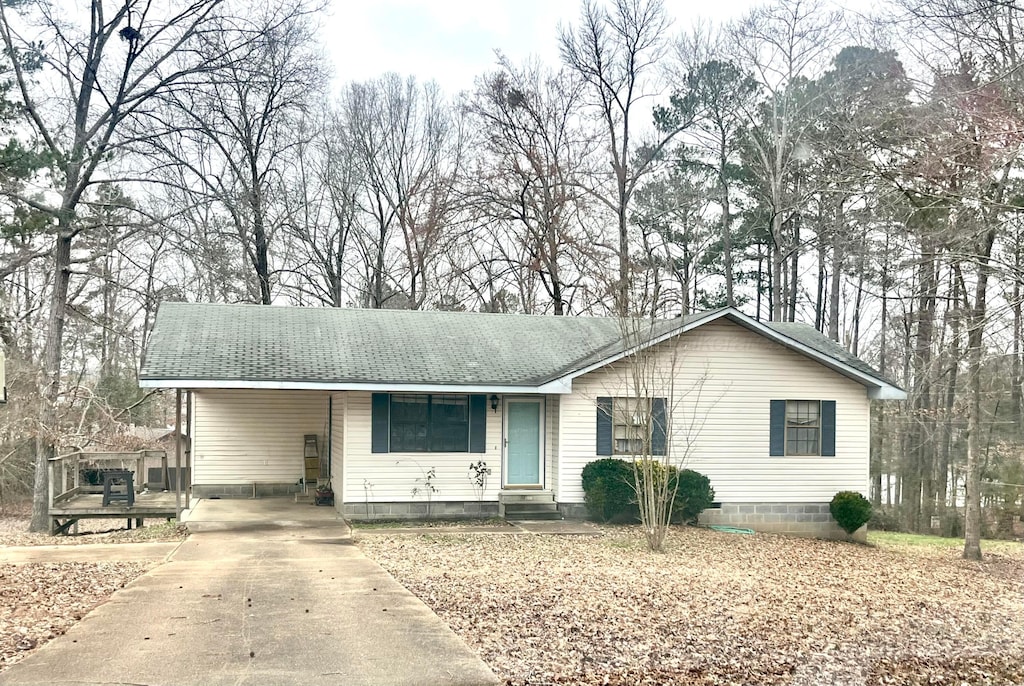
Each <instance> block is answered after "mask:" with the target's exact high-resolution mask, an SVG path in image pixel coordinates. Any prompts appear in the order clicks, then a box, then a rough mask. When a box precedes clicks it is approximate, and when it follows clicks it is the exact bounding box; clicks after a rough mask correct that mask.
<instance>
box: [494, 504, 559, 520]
mask: <svg viewBox="0 0 1024 686" xmlns="http://www.w3.org/2000/svg"><path fill="white" fill-rule="evenodd" d="M504 508H505V519H561V518H562V513H561V512H559V511H558V505H556V504H555V503H554V502H553V501H552V502H517V503H505V504H504Z"/></svg>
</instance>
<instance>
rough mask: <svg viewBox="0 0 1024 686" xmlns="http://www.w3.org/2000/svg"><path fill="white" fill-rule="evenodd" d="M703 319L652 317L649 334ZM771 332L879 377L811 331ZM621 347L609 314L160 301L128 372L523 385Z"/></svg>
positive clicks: (166, 377) (187, 377)
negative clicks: (138, 362)
mask: <svg viewBox="0 0 1024 686" xmlns="http://www.w3.org/2000/svg"><path fill="white" fill-rule="evenodd" d="M717 312H718V311H716V313H717ZM709 314H715V313H704V314H700V315H694V316H693V317H688V318H686V319H673V320H664V321H660V322H657V323H656V324H655V331H654V336H653V337H657V336H658V335H660V334H666V333H670V332H671V331H672V330H674V329H677V328H680V327H681V326H683V325H684V324H688V323H692V322H695V321H697V320H700V319H704V318H708V315H709ZM740 316H742V315H740ZM711 318H713V317H711ZM772 328H773V329H777V330H778V331H779V332H780V333H782V334H784V335H785V336H788V337H791V338H793V339H795V340H798V341H799V342H801V343H803V344H804V345H807V346H810V347H812V348H814V349H815V350H818V351H820V352H823V353H825V354H826V355H829V356H830V357H832V358H833V359H835V360H837V361H840V362H842V363H843V364H846V365H849V366H850V367H854V368H855V369H857V370H859V371H862V372H865V373H867V374H869V375H871V376H874V377H876V378H878V379H879V380H880V381H883V382H886V381H885V380H884V379H883V378H882V377H881V376H880V375H878V373H877V372H875V371H874V370H872V369H871V367H870V366H868V365H867V364H865V363H864V362H862V361H861V360H858V359H857V358H855V357H853V356H852V355H850V354H849V353H847V352H846V351H845V350H843V349H842V348H841V347H839V346H838V345H836V344H834V343H833V342H832V341H830V340H828V339H827V338H825V337H824V336H822V335H821V334H820V333H818V332H817V331H815V330H814V329H813V328H811V327H807V326H804V325H794V324H787V325H772ZM621 351H622V339H621V335H620V324H619V321H618V320H617V319H614V318H604V317H550V316H533V315H508V314H486V313H472V312H433V311H407V310H360V309H334V308H312V307H308V308H307V307H267V306H262V305H213V304H196V303H162V304H161V305H160V309H159V311H158V312H157V318H156V324H155V327H154V329H153V333H152V335H151V337H150V342H149V346H148V349H147V351H146V355H145V359H144V361H143V364H142V369H141V371H140V374H139V377H140V380H143V381H151V382H161V381H162V382H174V381H196V380H202V381H225V382H253V381H269V382H276V383H281V384H285V385H287V384H288V383H333V384H345V383H350V384H360V383H374V384H395V385H403V384H425V385H455V386H460V385H461V386H509V387H510V386H531V387H532V386H538V385H541V384H543V383H546V382H548V381H551V380H554V379H558V378H560V377H562V376H565V375H567V374H570V373H571V372H573V371H577V370H580V369H584V368H586V367H587V366H590V365H592V364H596V363H599V362H601V361H602V360H605V359H608V358H610V357H613V356H615V355H616V354H617V353H620V352H621ZM886 383H888V382H886ZM169 385H174V384H173V383H169Z"/></svg>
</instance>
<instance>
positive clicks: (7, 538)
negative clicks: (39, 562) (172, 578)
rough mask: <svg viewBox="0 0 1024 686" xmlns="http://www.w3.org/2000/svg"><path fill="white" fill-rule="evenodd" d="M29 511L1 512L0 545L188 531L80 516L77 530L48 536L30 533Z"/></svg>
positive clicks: (131, 539)
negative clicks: (27, 512) (72, 532)
mask: <svg viewBox="0 0 1024 686" xmlns="http://www.w3.org/2000/svg"><path fill="white" fill-rule="evenodd" d="M29 519H30V518H29V517H28V515H23V514H16V515H7V516H3V515H0V545H88V544H91V543H140V542H144V541H151V542H152V541H180V540H184V538H185V537H186V536H187V535H188V531H187V530H186V529H185V527H184V526H183V525H179V524H177V523H176V522H165V521H163V520H160V519H149V520H146V521H147V522H149V524H147V525H146V526H144V527H142V528H133V529H129V528H127V520H124V519H83V520H81V521H80V522H79V523H78V533H77V534H70V535H66V536H51V535H50V534H48V533H30V532H29V530H28V525H29Z"/></svg>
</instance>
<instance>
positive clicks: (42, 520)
mask: <svg viewBox="0 0 1024 686" xmlns="http://www.w3.org/2000/svg"><path fill="white" fill-rule="evenodd" d="M71 241H72V238H71V234H70V232H68V231H66V230H65V229H64V228H63V227H61V229H59V230H58V233H57V237H56V239H55V241H54V246H53V292H52V293H51V295H50V316H49V320H48V321H47V325H46V346H45V348H44V349H43V374H42V379H41V381H42V383H41V386H42V387H41V388H40V393H39V397H40V401H41V403H40V408H39V428H38V433H37V435H36V462H35V480H34V485H33V489H32V521H31V524H30V525H29V529H30V531H35V532H41V531H49V528H50V517H49V514H50V513H49V496H50V483H49V474H48V468H49V460H50V458H52V457H54V456H55V455H56V445H55V443H54V438H53V437H54V435H55V433H56V431H57V423H58V421H59V415H58V411H57V406H58V402H59V400H60V381H61V352H62V350H63V344H64V324H65V322H66V320H67V308H68V285H69V283H70V281H71Z"/></svg>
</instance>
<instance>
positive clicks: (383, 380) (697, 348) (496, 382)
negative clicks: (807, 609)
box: [140, 303, 906, 536]
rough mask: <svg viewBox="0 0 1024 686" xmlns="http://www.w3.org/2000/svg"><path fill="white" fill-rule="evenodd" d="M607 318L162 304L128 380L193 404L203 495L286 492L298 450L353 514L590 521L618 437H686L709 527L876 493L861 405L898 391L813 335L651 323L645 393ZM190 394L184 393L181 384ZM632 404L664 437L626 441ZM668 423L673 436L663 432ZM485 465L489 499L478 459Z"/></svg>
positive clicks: (823, 527)
mask: <svg viewBox="0 0 1024 686" xmlns="http://www.w3.org/2000/svg"><path fill="white" fill-rule="evenodd" d="M621 330H622V326H621V322H620V321H619V320H616V319H612V318H594V317H545V316H529V315H502V314H478V313H464V312H424V311H397V310H357V309H328V308H290V307H266V306H257V305H207V304H182V303H164V304H162V305H161V306H160V309H159V312H158V313H157V319H156V325H155V328H154V330H153V334H152V337H151V339H150V344H149V349H148V350H147V352H146V357H145V361H144V363H143V365H142V371H141V374H140V384H141V385H142V386H145V387H155V388H176V389H179V390H184V391H186V392H190V393H191V394H192V396H193V398H192V400H193V402H192V403H191V408H192V409H191V412H190V415H191V417H190V418H189V420H188V424H189V427H188V434H189V435H190V436H192V437H193V444H192V446H191V465H187V464H186V465H185V466H186V467H191V474H192V490H193V495H194V496H197V497H209V496H221V497H232V496H234V497H251V496H253V495H254V494H258V493H261V492H262V493H286V492H293V491H296V490H298V489H299V488H300V487H301V482H302V478H303V474H304V471H303V470H304V466H303V437H304V436H306V435H310V434H315V435H317V436H319V437H320V446H321V451H323V454H325V455H326V460H324V464H325V465H326V466H327V471H328V472H329V474H325V475H324V476H325V477H326V476H329V477H330V479H331V480H332V485H333V488H334V491H335V493H336V496H337V497H336V498H335V503H336V507H338V508H339V509H340V510H341V511H342V512H343V513H344V514H345V516H347V517H351V518H366V517H375V518H396V517H413V516H424V515H426V514H427V512H428V508H429V509H430V513H431V514H432V515H433V516H456V515H478V514H487V515H495V514H499V513H500V514H506V513H509V514H511V513H512V511H513V510H514V509H518V510H521V511H523V512H520V514H521V515H525V516H539V515H540V514H542V511H543V510H545V509H547V510H556V509H557V511H559V512H561V513H563V514H565V515H567V516H582V515H584V514H585V510H584V506H583V489H582V485H581V479H580V473H581V471H582V469H583V467H584V465H586V464H587V463H588V462H590V461H592V460H594V459H597V458H599V457H601V456H605V455H614V454H616V452H618V451H622V452H628V451H629V449H630V448H631V442H635V441H637V440H641V441H647V440H650V441H651V445H652V446H653V447H654V450H655V452H657V451H660V450H669V451H675V452H676V453H678V454H683V453H682V452H680V451H681V450H682V446H689V449H688V450H687V452H686V454H687V455H688V458H687V460H686V466H687V467H690V468H692V469H696V470H698V471H700V472H702V473H704V474H706V475H707V476H708V477H710V479H711V484H712V486H713V487H714V489H715V494H716V499H717V500H718V501H719V502H720V507H719V508H717V509H715V510H709V511H707V512H705V514H704V515H703V516H702V520H703V521H705V522H707V523H720V524H735V525H741V526H747V527H750V528H754V529H758V530H772V531H787V532H792V533H803V534H809V535H824V536H830V535H838V534H839V532H840V530H839V529H838V527H837V526H835V525H834V523H833V522H831V518H830V516H829V514H828V502H829V501H830V500H831V498H832V496H833V495H834V494H835V493H836V492H837V491H842V490H854V491H860V492H862V493H865V494H866V493H867V489H868V451H869V443H870V441H869V430H870V421H869V400H871V399H899V398H904V397H906V394H905V393H904V391H902V390H901V389H899V388H898V387H896V386H895V385H893V384H892V383H891V382H890V381H888V380H887V379H886V378H885V377H883V376H882V375H881V374H879V373H878V372H877V371H875V370H873V369H872V368H871V367H870V366H868V365H867V364H865V363H864V362H862V361H861V360H859V359H857V358H856V357H854V356H852V355H850V354H849V353H847V352H846V351H845V350H844V349H843V348H842V347H840V346H839V345H837V344H836V343H834V342H832V341H830V340H829V339H827V338H825V337H824V336H822V335H821V334H820V333H818V332H817V331H815V330H814V329H813V328H811V327H808V326H804V325H800V324H788V323H787V324H777V323H770V324H765V323H762V322H758V321H755V320H753V319H751V318H750V317H748V316H746V315H744V314H742V313H740V312H739V311H737V310H735V309H731V308H725V309H720V310H715V311H712V312H706V313H703V314H699V315H694V316H689V317H685V318H678V319H674V320H662V321H658V322H655V323H653V325H652V327H651V330H650V331H651V333H650V335H649V336H645V337H644V340H643V343H642V346H641V347H645V348H646V347H648V346H653V347H652V348H651V349H652V350H653V351H654V358H655V359H656V360H657V361H658V364H659V371H658V377H657V378H658V381H657V385H658V386H659V387H658V388H655V389H654V390H653V391H651V392H650V393H649V394H648V395H649V396H650V397H644V398H636V397H630V396H631V395H635V392H633V391H630V389H631V388H634V385H633V384H631V383H630V378H631V368H630V367H629V362H628V359H624V358H625V357H626V354H627V351H626V350H624V349H623V338H622V335H621ZM186 396H187V393H186ZM637 412H652V413H653V414H652V416H653V417H654V419H655V420H656V421H655V429H654V430H653V435H651V436H639V435H638V434H637V430H636V425H637V424H638V423H640V422H637V421H636V414H635V413H637ZM659 427H664V428H659ZM481 461H482V462H484V463H486V468H487V469H489V470H490V474H489V475H486V474H485V475H484V477H483V481H485V483H484V484H483V487H482V488H480V487H478V486H477V484H476V483H475V482H474V478H473V477H474V476H475V475H476V472H474V471H472V470H471V469H470V464H471V463H472V464H477V463H479V462H481Z"/></svg>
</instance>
